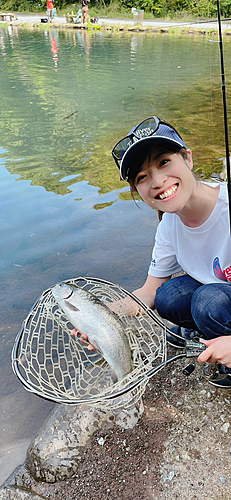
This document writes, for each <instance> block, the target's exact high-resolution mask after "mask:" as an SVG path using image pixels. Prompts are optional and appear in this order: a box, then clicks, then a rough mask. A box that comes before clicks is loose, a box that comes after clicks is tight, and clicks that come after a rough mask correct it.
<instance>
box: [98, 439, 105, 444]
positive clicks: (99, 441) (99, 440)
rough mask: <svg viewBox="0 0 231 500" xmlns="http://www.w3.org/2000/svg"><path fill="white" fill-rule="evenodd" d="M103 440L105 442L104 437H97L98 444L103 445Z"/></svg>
mask: <svg viewBox="0 0 231 500" xmlns="http://www.w3.org/2000/svg"><path fill="white" fill-rule="evenodd" d="M104 442H105V439H104V438H103V437H101V438H99V439H98V444H99V445H100V446H103V445H104Z"/></svg>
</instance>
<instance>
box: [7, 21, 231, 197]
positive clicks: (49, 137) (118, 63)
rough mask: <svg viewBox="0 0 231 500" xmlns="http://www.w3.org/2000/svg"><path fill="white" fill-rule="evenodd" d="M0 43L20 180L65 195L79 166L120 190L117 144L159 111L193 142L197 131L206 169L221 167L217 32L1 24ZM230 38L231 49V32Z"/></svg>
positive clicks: (92, 179) (12, 152)
mask: <svg viewBox="0 0 231 500" xmlns="http://www.w3.org/2000/svg"><path fill="white" fill-rule="evenodd" d="M227 38H228V37H227ZM0 44H1V54H2V55H1V60H0V66H1V67H0V70H1V75H2V86H1V89H0V97H1V103H2V109H1V120H0V131H1V145H2V146H4V147H5V148H6V149H7V150H8V153H7V154H6V167H7V168H8V170H9V171H10V172H11V173H14V174H16V175H19V176H20V179H28V180H30V181H31V183H32V184H33V185H41V186H43V187H45V189H46V190H47V191H53V192H55V193H57V194H63V195H64V194H67V193H68V192H69V191H70V190H69V187H68V185H67V184H65V183H62V184H60V180H61V179H62V178H63V177H65V176H67V175H78V182H80V180H81V181H87V182H89V183H90V184H93V185H94V186H97V187H98V188H99V189H100V191H101V192H106V191H107V192H110V190H114V189H118V196H119V195H120V194H119V188H120V184H119V182H118V180H117V178H116V175H115V167H114V165H113V161H112V159H111V157H110V153H109V152H110V149H111V147H112V145H113V143H114V140H115V139H117V138H119V137H120V136H121V134H122V135H123V134H126V133H127V131H128V130H129V129H130V127H131V125H133V123H134V120H137V122H138V121H141V120H142V119H143V118H145V117H146V116H149V115H150V114H157V115H160V116H162V117H164V118H165V119H167V120H169V121H170V122H171V123H173V124H178V125H179V127H181V130H182V131H183V132H182V135H183V137H184V139H185V140H186V143H187V130H190V131H191V132H192V134H191V135H190V147H192V148H193V150H194V156H195V158H196V166H197V169H198V171H199V173H201V172H202V171H203V172H204V173H206V174H207V173H210V174H211V173H212V171H213V170H214V169H216V168H219V167H220V164H219V162H218V159H219V158H220V157H222V156H224V149H223V126H222V125H221V127H218V122H217V117H220V116H222V100H221V91H220V74H219V53H218V49H219V48H218V44H211V43H210V44H209V40H208V38H206V37H182V38H181V39H180V38H178V37H176V36H175V37H171V36H168V37H166V36H163V35H150V34H138V33H136V34H135V35H134V34H132V35H131V34H128V33H123V34H118V35H116V36H113V35H112V34H107V33H89V32H87V31H83V32H79V31H77V32H76V31H74V30H71V31H65V32H58V31H57V30H53V29H51V30H50V32H48V31H47V30H45V31H44V32H33V33H30V34H28V33H26V32H23V31H19V33H17V32H15V30H14V29H12V28H11V32H9V31H8V30H5V29H1V31H0ZM225 45H226V52H227V51H230V47H231V45H230V41H229V40H225ZM211 46H212V49H211ZM211 50H212V54H211ZM51 53H52V60H53V65H51V64H50V54H51ZM210 54H211V55H210ZM210 59H211V60H212V68H211V65H210ZM54 70H55V71H54ZM57 70H58V71H57ZM227 80H228V76H227ZM211 86H212V87H213V110H212V111H213V117H214V123H213V125H212V123H211ZM227 89H228V94H229V85H228V81H227ZM186 108H187V111H186ZM67 117H68V118H67ZM214 126H216V137H215V138H214V140H213V142H212V143H211V138H212V133H213V129H214ZM12 159H13V160H14V161H12ZM15 160H16V161H15ZM54 172H55V173H56V174H57V175H55V176H54V175H53V173H54ZM109 179H110V181H109V182H108V180H109Z"/></svg>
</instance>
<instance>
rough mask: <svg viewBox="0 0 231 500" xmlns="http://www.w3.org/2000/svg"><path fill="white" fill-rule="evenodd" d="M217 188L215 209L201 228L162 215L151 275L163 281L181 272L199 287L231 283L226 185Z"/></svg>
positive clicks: (177, 218) (173, 215)
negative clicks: (209, 284) (200, 285)
mask: <svg viewBox="0 0 231 500" xmlns="http://www.w3.org/2000/svg"><path fill="white" fill-rule="evenodd" d="M209 185H210V186H212V187H217V186H218V184H209ZM219 185H220V192H219V197H218V200H217V203H216V206H215V208H214V210H213V212H212V213H211V215H210V217H209V218H208V219H207V220H206V221H205V222H204V224H202V225H201V226H199V227H193V228H192V227H188V226H185V225H184V224H183V222H182V221H181V219H180V217H179V216H178V215H176V214H168V213H165V214H164V215H163V219H162V221H161V222H160V223H159V226H158V228H157V232H156V238H155V246H154V249H153V253H152V261H151V265H150V268H149V274H150V275H151V276H156V277H158V278H165V277H167V276H171V275H172V274H175V273H178V272H180V271H185V272H186V273H187V274H188V275H189V276H191V277H192V278H194V279H195V280H197V281H199V282H200V283H203V284H207V283H221V281H223V282H229V281H230V282H231V238H230V223H229V205H228V192H227V184H226V183H221V184H219Z"/></svg>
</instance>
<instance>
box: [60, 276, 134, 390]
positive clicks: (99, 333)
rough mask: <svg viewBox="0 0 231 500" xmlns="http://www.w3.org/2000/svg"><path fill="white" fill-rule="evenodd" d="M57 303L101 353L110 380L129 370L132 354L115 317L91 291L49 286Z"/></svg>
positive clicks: (63, 286) (123, 374)
mask: <svg viewBox="0 0 231 500" xmlns="http://www.w3.org/2000/svg"><path fill="white" fill-rule="evenodd" d="M52 293H53V296H54V298H55V300H56V301H57V302H58V304H59V306H60V307H61V309H62V310H63V312H64V313H65V314H66V316H67V317H68V318H69V320H70V321H71V323H72V324H73V326H74V327H75V328H77V330H78V331H79V332H81V333H86V334H87V336H88V340H89V342H90V344H92V345H93V346H94V347H95V349H97V351H99V352H100V353H101V355H102V356H103V358H104V359H105V360H106V361H107V363H108V364H109V366H110V367H111V370H112V378H113V382H114V383H116V382H117V381H119V380H122V379H123V378H124V377H125V376H126V375H127V374H128V373H129V372H130V371H131V370H132V356H131V350H130V347H129V343H128V340H127V337H126V335H125V333H124V331H123V327H122V324H121V322H120V320H119V318H118V316H117V315H116V314H115V313H114V312H112V311H111V310H110V309H109V308H108V307H107V306H106V305H105V304H104V303H103V302H101V301H100V300H99V299H98V298H97V297H96V296H95V295H93V294H92V293H91V292H88V291H86V290H83V289H82V288H80V287H76V286H70V285H67V284H65V283H59V284H57V285H55V286H54V287H53V288H52Z"/></svg>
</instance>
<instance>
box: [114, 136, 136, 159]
mask: <svg viewBox="0 0 231 500" xmlns="http://www.w3.org/2000/svg"><path fill="white" fill-rule="evenodd" d="M131 145H132V141H131V139H130V137H125V138H124V139H122V141H120V142H118V144H116V146H115V147H114V149H113V153H114V155H115V156H116V158H117V160H122V158H123V155H124V153H126V151H127V149H128V148H129V147H130V146H131Z"/></svg>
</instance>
